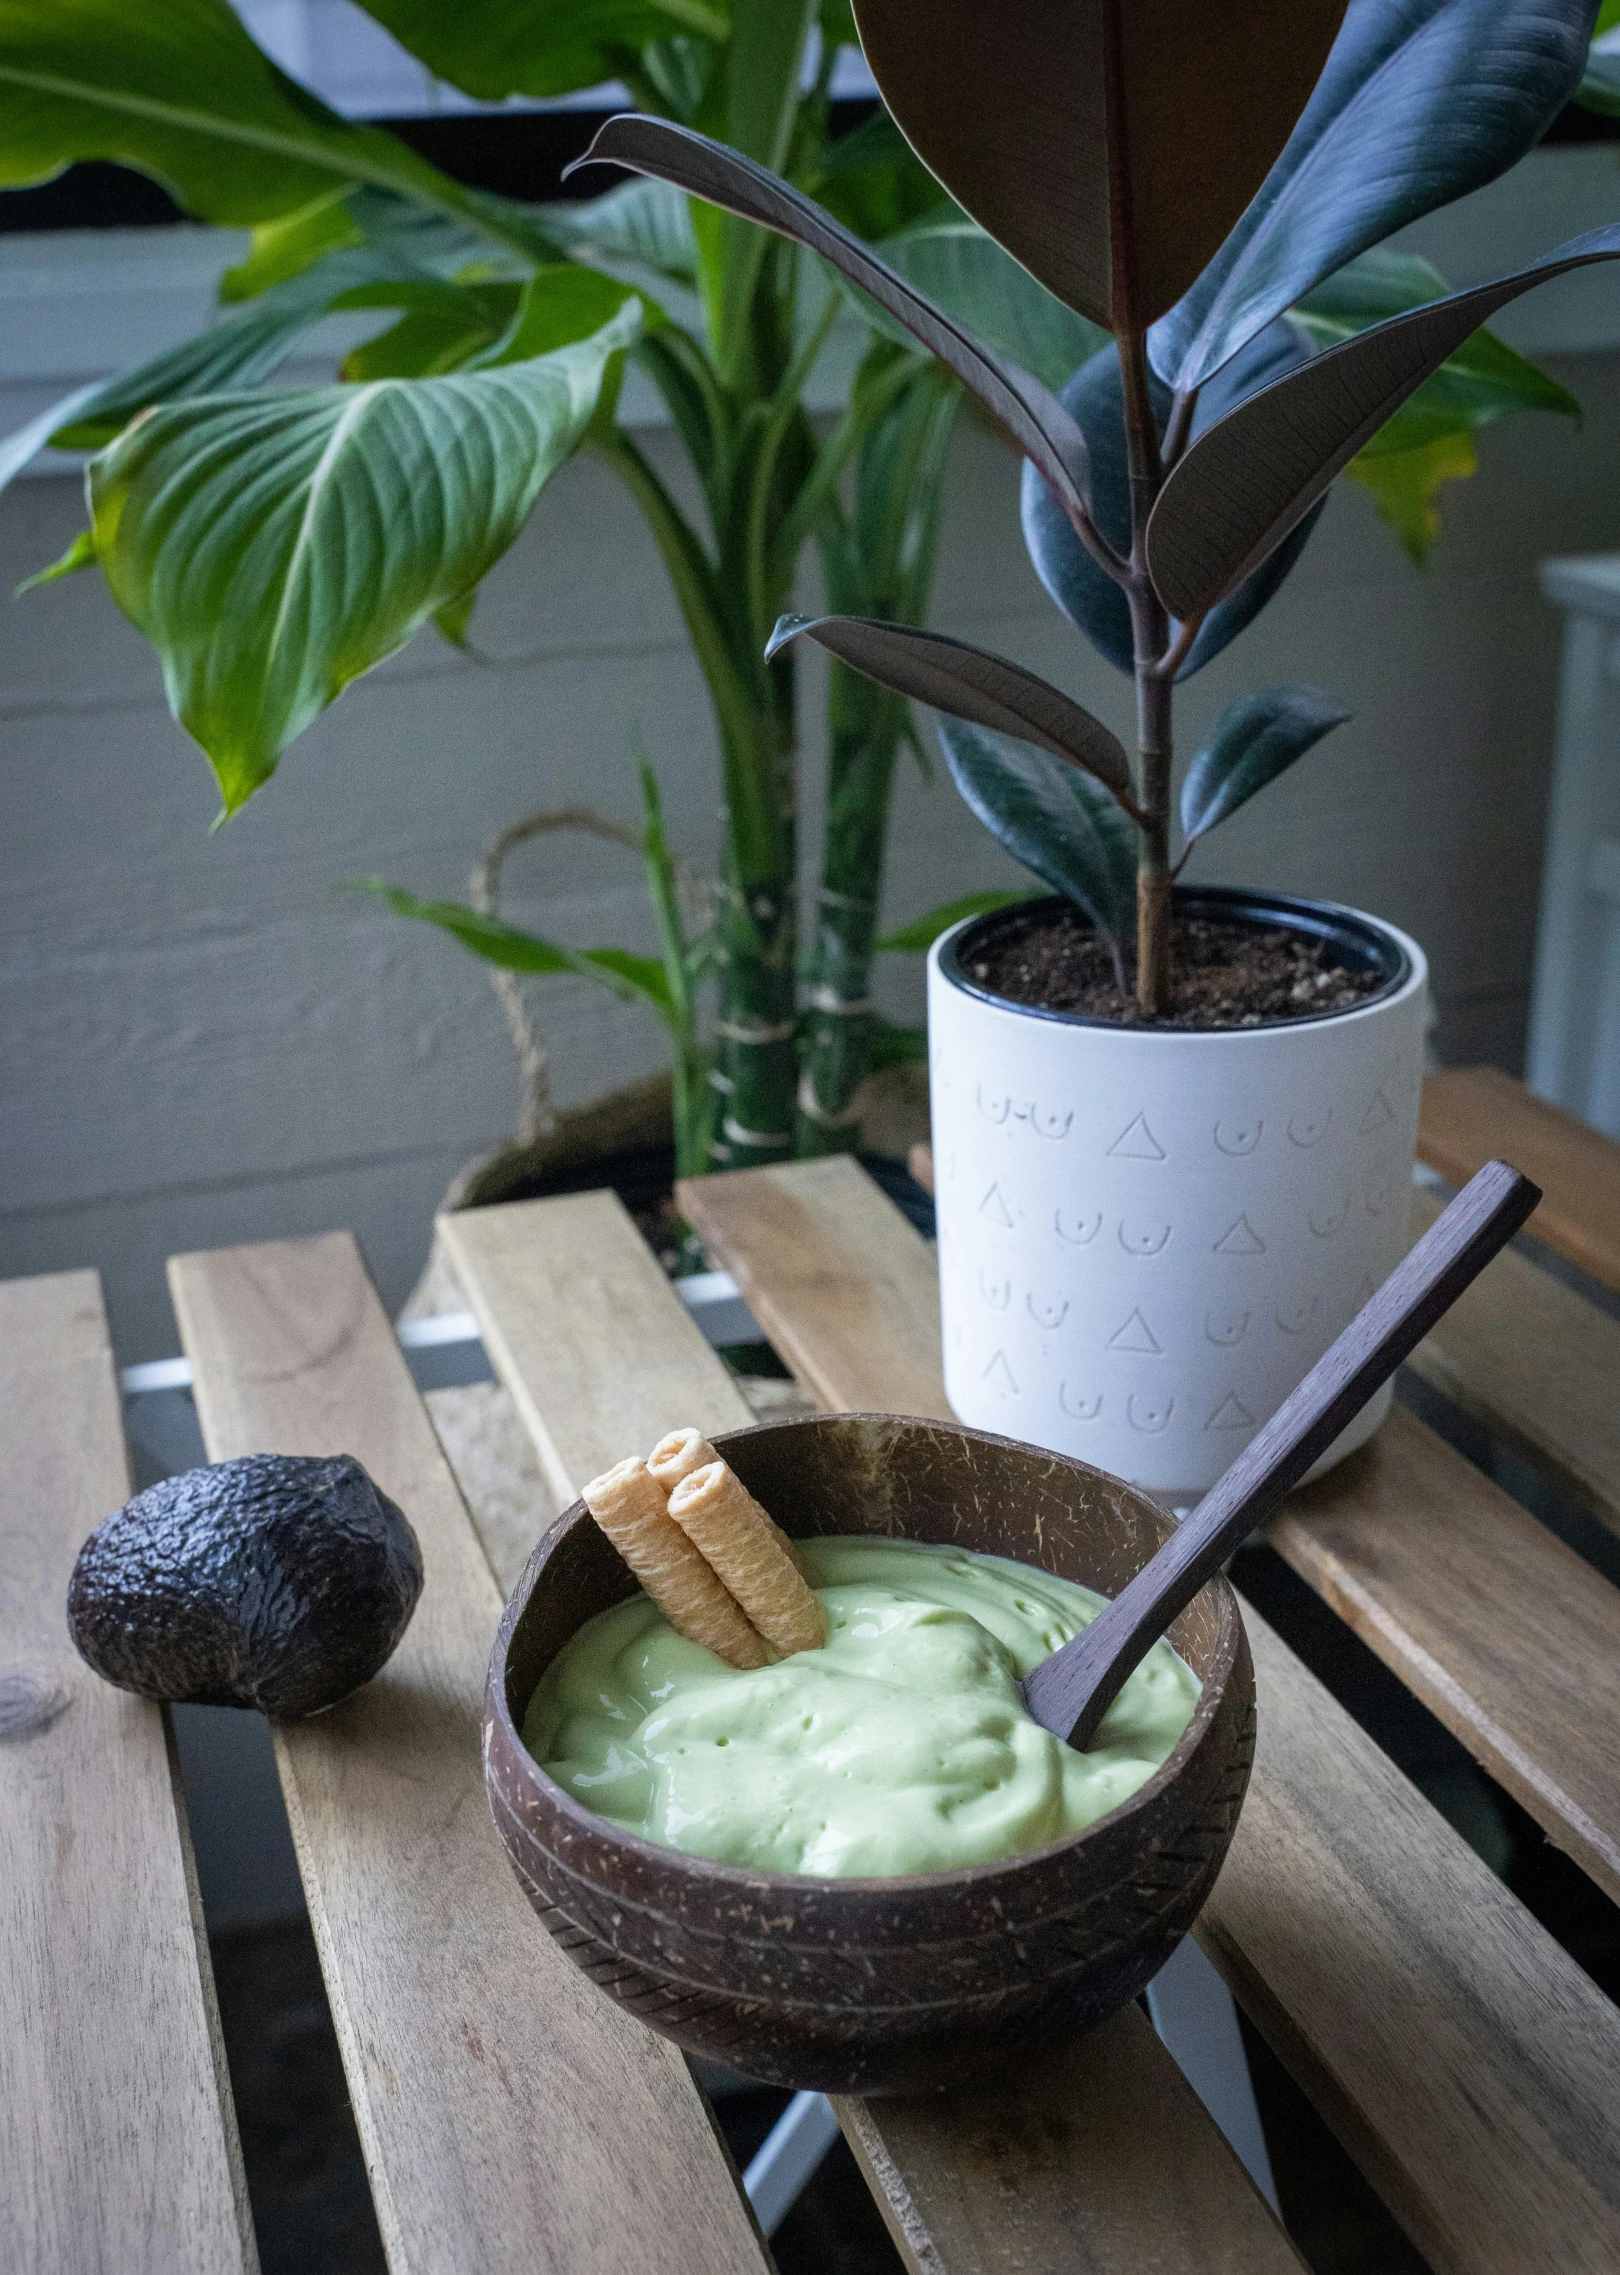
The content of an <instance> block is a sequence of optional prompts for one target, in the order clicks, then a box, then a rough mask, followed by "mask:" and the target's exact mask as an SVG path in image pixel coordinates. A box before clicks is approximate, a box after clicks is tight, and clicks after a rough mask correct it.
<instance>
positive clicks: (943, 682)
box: [765, 616, 1131, 798]
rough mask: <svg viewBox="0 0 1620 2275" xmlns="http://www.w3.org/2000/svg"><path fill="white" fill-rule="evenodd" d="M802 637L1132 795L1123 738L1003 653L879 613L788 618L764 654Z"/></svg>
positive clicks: (886, 682)
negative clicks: (888, 620) (886, 618)
mask: <svg viewBox="0 0 1620 2275" xmlns="http://www.w3.org/2000/svg"><path fill="white" fill-rule="evenodd" d="M800 639H808V640H813V641H814V642H815V644H816V646H817V647H818V648H825V649H826V651H827V653H828V655H830V656H836V657H837V659H838V661H839V662H840V663H842V664H848V665H849V667H850V669H851V670H852V671H858V672H861V673H863V674H864V676H865V677H866V678H867V679H874V680H876V681H877V683H878V685H879V686H880V687H886V688H888V689H890V691H891V692H892V693H894V694H896V695H904V696H907V697H909V698H910V700H911V701H912V702H915V703H927V704H930V705H931V706H932V707H933V709H934V710H936V711H946V712H949V713H950V715H951V716H952V717H953V718H957V719H967V720H970V721H972V723H973V724H974V725H975V726H980V727H989V728H991V729H992V730H993V731H994V732H996V733H998V734H1003V735H1017V736H1019V737H1020V738H1022V739H1023V740H1024V741H1026V742H1032V743H1036V744H1038V745H1039V747H1040V748H1041V749H1042V750H1043V751H1050V752H1051V753H1052V754H1053V756H1054V757H1057V758H1059V759H1062V760H1064V761H1065V762H1066V763H1067V764H1069V765H1071V766H1079V767H1083V768H1084V769H1085V771H1086V772H1087V773H1088V774H1091V775H1094V776H1095V777H1096V779H1097V780H1098V781H1099V782H1101V783H1102V784H1103V785H1104V787H1105V788H1106V789H1108V790H1111V791H1112V792H1113V794H1114V796H1115V797H1116V798H1129V796H1130V794H1131V766H1130V760H1129V759H1128V758H1127V757H1126V756H1125V749H1124V745H1123V744H1122V743H1121V742H1120V740H1119V737H1118V736H1117V735H1115V734H1113V733H1111V732H1110V730H1109V729H1108V728H1107V727H1105V726H1104V725H1103V723H1102V721H1101V720H1100V719H1094V718H1093V717H1092V715H1091V713H1090V712H1089V711H1087V710H1085V709H1084V708H1083V707H1082V706H1081V705H1080V704H1078V703H1076V702H1075V701H1074V700H1073V698H1072V697H1070V696H1067V695H1065V694H1064V693H1063V691H1062V690H1061V688H1056V687H1053V686H1052V685H1051V684H1050V683H1049V682H1048V681H1046V680H1044V679H1041V678H1039V677H1038V676H1037V674H1036V673H1034V672H1032V671H1026V670H1025V669H1024V667H1023V665H1022V664H1015V663H1011V662H1009V661H1008V659H1007V658H1006V657H1005V656H993V655H991V654H990V653H989V651H988V650H987V649H985V648H975V647H972V646H970V645H969V643H968V642H967V641H965V640H952V639H948V638H947V637H946V635H945V634H944V633H943V632H922V631H918V630H916V629H915V628H913V627H912V626H910V625H906V624H890V623H886V622H885V621H884V620H883V619H882V618H881V617H875V616H821V617H809V616H784V617H783V618H782V619H781V621H780V623H779V624H778V625H777V627H776V630H775V631H774V632H773V633H772V634H771V637H770V642H769V645H768V646H767V648H766V650H765V653H766V655H767V656H774V655H776V654H777V653H779V651H780V650H781V649H783V648H784V647H786V646H787V644H788V642H789V641H790V640H800Z"/></svg>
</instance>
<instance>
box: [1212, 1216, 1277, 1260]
mask: <svg viewBox="0 0 1620 2275" xmlns="http://www.w3.org/2000/svg"><path fill="white" fill-rule="evenodd" d="M1265 1252H1266V1244H1265V1242H1264V1241H1263V1240H1262V1239H1261V1237H1260V1235H1259V1233H1257V1232H1256V1231H1255V1229H1254V1226H1253V1225H1252V1224H1251V1223H1250V1222H1249V1220H1248V1217H1247V1216H1246V1215H1245V1216H1240V1217H1239V1218H1238V1220H1237V1222H1236V1224H1229V1225H1228V1226H1227V1228H1226V1230H1225V1231H1224V1232H1223V1233H1222V1234H1221V1237H1220V1238H1219V1240H1217V1241H1216V1243H1215V1253H1216V1255H1217V1256H1263V1255H1264V1254H1265Z"/></svg>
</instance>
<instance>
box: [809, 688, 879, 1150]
mask: <svg viewBox="0 0 1620 2275" xmlns="http://www.w3.org/2000/svg"><path fill="white" fill-rule="evenodd" d="M828 712H829V720H828V732H829V742H830V751H829V762H828V783H827V850H826V857H825V862H824V865H823V871H822V884H821V890H820V893H819V894H818V896H817V901H816V931H815V939H814V942H813V944H812V947H811V953H810V964H809V971H808V974H807V986H806V991H805V1012H804V1040H803V1051H802V1058H801V1062H800V1075H799V1143H798V1150H799V1152H800V1154H801V1155H805V1156H814V1155H817V1154H825V1153H849V1152H853V1151H854V1149H855V1148H856V1147H857V1146H858V1144H859V1143H860V1134H861V1130H860V1122H859V1120H858V1118H857V1116H856V1115H855V1113H854V1112H853V1110H852V1109H853V1106H854V1101H855V1093H856V1092H857V1090H859V1088H860V1086H861V1084H862V1082H863V1081H864V1080H865V1079H866V1075H867V1072H868V1069H869V1066H870V1063H871V1044H872V994H871V989H872V943H873V940H874V939H875V937H876V935H877V915H878V901H879V899H880V897H881V894H882V890H883V851H884V841H885V838H886V836H887V834H888V826H889V798H890V793H891V791H892V789H893V786H894V764H895V758H896V755H897V753H898V751H899V747H900V737H901V734H902V732H903V730H904V727H905V706H904V705H903V704H902V703H900V702H898V701H897V700H896V699H895V698H894V697H893V696H889V695H885V694H884V693H883V691H882V690H881V689H880V688H877V687H875V686H874V685H873V683H872V682H871V681H870V680H869V679H860V678H858V677H857V676H856V675H855V674H854V673H853V672H849V671H846V670H844V669H843V668H842V667H841V666H838V665H835V666H834V667H833V671H832V674H831V678H830V681H829V685H828Z"/></svg>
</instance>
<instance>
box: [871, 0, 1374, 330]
mask: <svg viewBox="0 0 1620 2275" xmlns="http://www.w3.org/2000/svg"><path fill="white" fill-rule="evenodd" d="M1344 12H1345V0H1289V5H1288V7H1287V8H1286V10H1283V9H1280V8H1279V7H1278V5H1277V0H1223V4H1222V5H1221V6H1220V7H1207V6H1206V7H1188V6H1187V5H1186V4H1185V0H1130V5H1129V6H1125V7H1122V6H1121V5H1120V4H1119V0H1063V4H1062V5H1061V6H1055V5H1053V0H998V5H996V6H994V7H987V6H986V5H985V0H856V4H855V19H856V22H857V23H858V24H859V26H860V32H861V45H862V47H863V48H864V50H865V53H866V59H867V62H868V63H869V64H870V65H871V68H872V73H873V76H874V77H875V79H876V80H877V83H878V86H879V88H880V89H881V90H882V93H883V97H884V100H885V101H886V102H887V104H888V106H889V109H890V110H891V111H892V112H893V114H894V116H895V118H896V120H897V121H898V123H899V126H900V129H901V132H902V133H903V134H904V135H905V137H906V139H907V141H908V142H909V143H910V144H911V146H912V148H913V149H914V150H915V151H916V152H917V153H918V155H919V156H920V157H921V158H922V160H923V162H924V164H925V165H926V166H928V167H929V168H930V169H931V170H932V172H934V173H935V174H937V175H938V177H939V179H940V180H941V181H942V182H943V183H944V185H945V187H946V188H947V189H948V190H949V191H950V193H951V195H952V197H953V198H955V200H956V202H957V204H958V205H960V206H961V207H962V208H963V210H964V211H965V212H967V213H970V214H972V216H973V218H974V219H975V220H976V221H979V222H982V223H983V224H984V226H985V228H986V229H988V230H989V231H990V233H991V235H992V236H993V237H995V238H996V239H998V240H999V242H1000V243H1001V244H1003V245H1005V246H1006V248H1007V250H1008V251H1009V252H1010V253H1012V254H1013V255H1014V257H1015V258H1016V259H1018V260H1019V261H1021V262H1022V263H1023V264H1024V266H1025V267H1026V268H1027V269H1028V270H1029V271H1030V272H1031V274H1032V275H1034V276H1037V277H1039V278H1040V280H1041V282H1042V283H1043V284H1044V285H1046V286H1047V287H1048V288H1049V289H1050V290H1051V291H1053V292H1055V293H1056V294H1057V296H1058V298H1059V299H1060V300H1063V301H1065V302H1067V304H1068V305H1069V306H1070V307H1071V308H1074V309H1078V310H1079V312H1080V313H1081V314H1082V315H1084V316H1089V317H1090V318H1091V320H1092V321H1093V323H1096V324H1101V325H1104V326H1106V327H1107V328H1108V329H1109V330H1110V331H1115V332H1125V331H1140V330H1142V329H1143V328H1144V327H1145V326H1146V325H1147V324H1148V323H1149V322H1151V320H1152V319H1153V318H1154V317H1155V316H1158V315H1160V314H1161V313H1162V312H1163V311H1164V310H1165V309H1166V308H1168V307H1169V306H1170V304H1171V303H1172V302H1173V301H1174V300H1175V299H1177V297H1178V296H1179V295H1180V294H1181V293H1183V292H1185V291H1186V289H1187V287H1188V286H1189V285H1190V284H1191V283H1192V282H1193V280H1194V278H1195V277H1196V276H1197V275H1198V273H1199V271H1200V270H1201V269H1202V268H1203V266H1204V264H1205V262H1206V261H1208V260H1210V259H1211V258H1212V257H1213V256H1214V255H1215V253H1216V252H1217V251H1218V249H1219V247H1220V244H1221V240H1222V239H1223V238H1224V237H1225V235H1226V233H1227V231H1228V230H1229V229H1230V228H1231V227H1232V225H1233V223H1234V222H1235V221H1236V220H1237V218H1238V216H1239V215H1240V214H1241V213H1242V211H1243V209H1244V207H1245V206H1246V205H1247V204H1248V202H1249V200H1250V198H1251V197H1252V196H1253V195H1254V193H1255V191H1256V190H1257V189H1258V188H1259V187H1260V184H1261V182H1262V181H1263V180H1264V179H1265V176H1266V173H1267V171H1268V169H1269V168H1270V166H1271V163H1272V161H1273V159H1274V158H1276V156H1277V155H1278V153H1279V151H1281V149H1282V147H1283V145H1284V143H1285V142H1286V141H1287V139H1288V133H1289V129H1290V128H1291V127H1292V126H1293V124H1294V121H1295V120H1296V119H1297V118H1298V117H1299V115H1300V112H1301V111H1302V110H1303V109H1304V107H1305V103H1306V100H1307V98H1308V97H1309V95H1310V92H1311V89H1312V87H1313V86H1314V85H1315V82H1316V77H1317V73H1318V72H1319V71H1320V69H1321V67H1322V65H1323V63H1324V62H1325V61H1326V58H1327V54H1328V50H1329V48H1330V47H1331V45H1332V43H1333V37H1334V34H1335V33H1336V32H1337V30H1338V28H1339V23H1340V20H1341V18H1342V17H1343V15H1344ZM1071 368H1072V367H1071Z"/></svg>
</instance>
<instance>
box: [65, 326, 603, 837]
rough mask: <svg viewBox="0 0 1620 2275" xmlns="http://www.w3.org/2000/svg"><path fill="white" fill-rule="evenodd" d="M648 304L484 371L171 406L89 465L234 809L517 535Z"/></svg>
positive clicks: (119, 577)
mask: <svg viewBox="0 0 1620 2275" xmlns="http://www.w3.org/2000/svg"><path fill="white" fill-rule="evenodd" d="M639 313H640V311H639V303H638V302H636V301H635V300H634V299H633V298H632V299H631V300H629V301H628V302H627V303H626V306H625V307H624V308H623V309H622V310H621V311H620V313H619V315H618V316H616V317H615V318H614V320H613V321H612V322H611V323H610V324H607V325H605V326H603V327H602V329H601V330H599V331H597V332H596V333H594V334H593V335H592V336H591V337H590V338H589V339H586V340H582V341H579V342H577V343H576V344H574V345H572V346H569V347H565V348H561V349H559V350H557V351H555V352H554V353H552V354H551V355H547V356H541V357H538V358H536V359H535V360H534V361H532V362H528V363H517V364H509V365H505V366H502V367H500V368H497V369H493V370H487V371H477V372H466V373H457V374H454V375H451V376H448V377H445V378H440V379H423V380H384V381H379V382H377V383H375V384H373V385H371V386H368V387H355V388H349V387H315V388H297V389H284V390H279V389H264V390H248V391H244V392H242V393H239V394H234V395H224V396H221V395H212V396H204V397H201V398H199V399H198V400H197V401H195V402H181V403H175V404H170V405H165V406H162V407H160V408H158V409H156V410H154V411H152V412H150V413H149V414H148V415H147V416H146V417H145V418H143V419H140V420H137V421H136V423H135V424H134V425H133V426H132V427H130V428H129V429H128V430H127V431H126V432H125V433H124V434H123V435H121V436H120V438H119V439H118V441H117V442H115V443H114V444H113V445H112V446H111V448H110V449H108V450H107V451H105V452H104V453H103V454H102V456H101V457H99V458H97V459H95V460H94V461H93V462H92V464H91V469H90V505H91V519H92V526H93V529H94V532H95V540H96V550H97V554H98V556H99V558H100V561H101V566H102V571H103V573H104V575H105V576H106V579H107V583H108V585H109V587H110V589H111V591H112V594H113V597H114V599H115V600H116V601H117V602H118V604H119V606H120V607H121V608H122V609H123V611H124V613H125V614H126V615H127V616H128V617H129V618H130V619H131V620H132V621H133V622H134V623H135V625H136V626H137V627H138V628H139V629H140V630H141V631H142V632H144V633H145V634H146V636H147V638H148V639H150V640H151V641H152V643H153V645H154V646H155V647H156V648H157V650H158V653H159V655H160V656H161V658H162V661H163V671H164V681H165V686H166V689H167V693H168V697H169V704H170V708H171V709H172V710H173V712H174V713H175V716H176V717H177V718H178V719H179V720H180V721H181V723H182V724H183V725H184V726H185V727H186V728H187V729H188V731H189V732H190V733H191V734H192V735H193V736H194V737H195V739H196V740H197V741H198V742H199V743H200V744H201V745H202V747H203V749H204V751H205V752H206V753H207V755H208V758H209V760H210V763H211V764H212V766H213V768H214V772H215V775H216V777H217V778H218V781H219V785H220V789H221V792H222V793H223V796H224V800H225V810H226V812H227V813H230V812H234V811H235V809H236V808H237V807H239V806H240V805H242V804H243V803H244V801H245V800H246V799H247V798H249V797H250V796H251V795H252V793H253V792H254V790H256V789H257V788H258V787H259V785H260V784H261V783H263V782H265V781H267V780H268V779H269V777H270V775H271V774H272V773H273V771H274V769H275V765H276V761H277V758H278V757H279V755H280V753H281V751H282V750H283V749H284V748H285V746H286V745H287V744H288V743H289V742H291V741H292V740H293V738H294V737H295V736H296V735H298V734H301V733H302V732H303V730H304V728H305V727H307V726H308V725H309V723H310V722H311V720H312V719H314V718H315V717H316V716H317V714H318V713H319V712H320V711H321V710H323V709H324V708H325V706H326V705H327V704H328V703H330V702H331V701H332V700H333V698H334V697H335V696H336V695H338V694H339V693H340V692H341V691H342V689H343V688H344V687H345V686H346V685H347V684H348V682H349V681H350V680H352V679H354V678H356V677H357V676H358V675H359V674H360V673H361V672H364V671H367V670H369V669H370V667H371V666H372V665H373V664H375V663H378V662H380V661H381V660H382V658H383V657H384V656H387V655H390V654H392V653H393V651H394V650H395V649H396V648H400V647H403V646H404V645H405V643H406V641H408V640H409V639H410V638H411V637H412V636H413V634H414V633H415V632H417V631H418V630H419V629H420V627H421V626H422V625H423V624H424V623H425V622H426V621H427V619H428V618H429V617H430V616H432V615H433V614H434V613H435V612H436V611H437V610H439V609H442V608H444V607H445V606H446V604H447V603H450V602H453V601H456V600H458V599H459V598H460V597H461V596H462V595H463V594H465V593H466V592H467V591H468V590H469V588H470V587H471V586H473V585H475V584H476V583H477V582H478V580H479V578H480V577H482V576H483V574H484V572H485V570H486V569H488V568H489V567H490V565H491V563H492V562H494V561H495V560H496V559H497V558H498V557H499V556H500V555H501V554H502V553H503V552H504V551H505V550H506V548H507V546H508V545H510V544H511V542H512V540H513V538H514V537H515V536H516V535H517V533H518V530H519V529H520V528H521V527H522V525H523V522H524V519H525V518H526V516H527V514H528V511H529V508H530V507H531V506H532V504H533V503H534V500H535V498H536V497H537V496H538V494H539V492H540V490H541V488H542V486H543V485H544V483H545V482H546V480H547V478H548V477H549V476H550V475H551V474H552V473H553V472H554V471H555V469H556V468H557V467H558V466H559V465H560V464H561V463H562V461H563V460H564V458H566V457H567V455H568V453H569V451H570V450H571V449H572V448H573V446H574V445H575V443H576V442H577V441H578V440H579V438H580V436H581V435H582V434H583V433H584V431H585V428H586V426H587V425H588V424H589V421H590V419H591V417H592V414H593V413H594V411H595V409H596V405H597V400H598V397H599V395H600V392H601V389H602V386H603V383H604V380H605V378H606V377H607V375H608V371H609V366H610V365H611V364H612V362H613V359H614V358H615V357H616V356H617V355H619V354H620V353H621V352H622V350H623V349H624V348H625V347H627V346H628V345H629V343H630V342H631V341H632V340H633V339H634V337H635V333H636V328H637V324H638V322H639Z"/></svg>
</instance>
